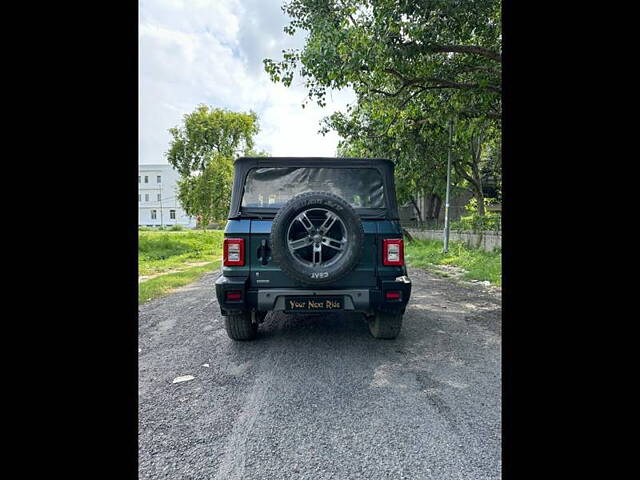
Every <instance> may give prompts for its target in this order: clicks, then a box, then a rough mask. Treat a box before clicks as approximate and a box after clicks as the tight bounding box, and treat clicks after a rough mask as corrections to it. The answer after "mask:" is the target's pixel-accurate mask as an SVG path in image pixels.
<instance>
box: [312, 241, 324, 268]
mask: <svg viewBox="0 0 640 480" xmlns="http://www.w3.org/2000/svg"><path fill="white" fill-rule="evenodd" d="M312 263H313V264H314V265H320V264H321V263H322V244H321V243H317V244H314V245H313V262H312Z"/></svg>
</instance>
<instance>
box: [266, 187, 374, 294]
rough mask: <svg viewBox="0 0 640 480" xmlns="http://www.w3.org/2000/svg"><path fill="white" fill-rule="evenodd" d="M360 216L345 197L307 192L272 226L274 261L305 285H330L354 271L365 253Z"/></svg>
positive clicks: (289, 204)
mask: <svg viewBox="0 0 640 480" xmlns="http://www.w3.org/2000/svg"><path fill="white" fill-rule="evenodd" d="M363 238H364V231H363V228H362V222H361V221H360V217H359V216H358V214H357V213H356V211H355V210H354V209H353V207H352V206H351V205H349V204H348V203H347V202H346V201H344V200H343V199H342V198H340V197H338V196H337V195H333V194H331V193H324V192H308V193H302V194H300V195H297V196H295V197H293V198H292V199H291V200H289V201H288V202H287V203H285V204H284V205H283V206H282V208H281V209H280V210H279V211H278V213H277V215H276V217H275V218H274V219H273V225H272V227H271V245H272V249H273V258H274V260H275V261H276V262H277V263H278V264H279V265H280V268H281V269H282V271H283V272H284V273H285V274H286V275H288V276H289V277H291V278H292V279H294V280H297V281H298V282H299V283H301V284H303V285H309V286H316V285H318V286H320V285H329V284H331V283H333V282H335V281H337V280H339V279H341V278H343V277H344V276H345V275H347V274H348V273H349V272H351V271H352V270H353V269H354V268H355V267H356V265H358V262H359V261H360V256H361V252H362V244H363Z"/></svg>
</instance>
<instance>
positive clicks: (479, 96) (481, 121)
mask: <svg viewBox="0 0 640 480" xmlns="http://www.w3.org/2000/svg"><path fill="white" fill-rule="evenodd" d="M283 10H284V11H285V12H286V13H287V14H288V15H289V16H290V17H291V18H292V21H291V23H290V25H288V26H287V27H285V32H286V33H288V34H293V33H294V32H295V31H296V30H298V29H304V30H307V31H308V38H307V42H306V43H305V45H304V47H303V48H302V49H301V50H288V51H283V58H282V60H279V61H274V60H271V59H265V60H264V64H265V69H266V71H267V72H268V73H269V75H270V76H271V79H272V80H273V81H275V82H282V83H284V84H285V85H287V86H288V85H290V84H291V82H292V81H293V78H294V76H295V75H296V74H297V75H300V76H301V77H302V78H303V80H304V83H305V85H306V87H307V89H308V100H312V101H316V102H317V103H318V104H319V105H321V106H322V105H324V104H325V95H326V92H327V89H329V88H343V87H347V86H350V87H352V88H353V90H354V91H355V93H356V97H357V101H356V103H355V105H352V106H349V107H348V109H347V112H339V113H336V114H334V115H332V116H331V117H329V118H326V119H325V120H324V123H323V129H322V132H323V133H326V132H327V131H329V130H335V131H336V132H337V133H338V134H339V135H340V136H341V137H342V141H341V143H340V146H339V150H340V152H341V154H342V155H346V154H352V155H358V156H367V155H371V156H384V157H389V158H392V159H393V160H394V161H395V162H396V184H397V186H398V196H399V197H400V200H401V201H406V200H412V201H414V197H415V195H416V194H417V193H423V194H432V193H434V194H438V195H441V194H442V193H443V192H444V188H445V181H446V162H447V147H448V141H449V139H448V122H449V121H450V120H452V119H455V123H456V129H455V132H456V135H455V137H454V139H453V143H454V152H455V155H454V158H453V165H454V174H453V176H454V179H453V180H454V184H457V185H459V186H460V187H462V188H467V189H469V190H470V191H472V192H473V194H474V196H476V197H477V198H479V197H482V181H481V170H482V166H483V163H484V164H486V163H487V161H488V159H490V158H494V157H495V155H489V154H488V153H487V152H489V150H487V149H486V148H485V149H483V146H484V145H485V143H486V142H493V144H494V145H495V144H497V145H499V137H500V119H501V111H502V107H501V93H502V83H501V73H502V68H501V66H502V53H501V50H502V47H501V44H502V39H501V36H502V34H501V10H500V2H499V1H498V0H421V1H415V0H326V1H317V0H292V1H289V2H287V3H286V4H285V5H284V7H283ZM496 139H498V140H496ZM478 142H479V143H478ZM478 145H479V146H478ZM491 151H492V152H493V150H491ZM485 169H486V165H485ZM414 204H415V201H414ZM479 205H482V206H483V205H484V202H483V201H481V202H479ZM481 208H482V207H479V210H480V209H481Z"/></svg>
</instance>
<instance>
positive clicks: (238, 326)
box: [224, 312, 258, 340]
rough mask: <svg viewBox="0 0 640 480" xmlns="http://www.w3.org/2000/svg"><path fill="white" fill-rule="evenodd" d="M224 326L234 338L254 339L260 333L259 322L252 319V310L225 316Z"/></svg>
mask: <svg viewBox="0 0 640 480" xmlns="http://www.w3.org/2000/svg"><path fill="white" fill-rule="evenodd" d="M224 328H225V329H226V330H227V335H228V336H229V338H230V339H232V340H253V339H254V338H256V335H257V333H258V324H257V323H253V322H252V321H251V312H247V313H240V314H234V315H227V316H225V317H224Z"/></svg>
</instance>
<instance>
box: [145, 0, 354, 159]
mask: <svg viewBox="0 0 640 480" xmlns="http://www.w3.org/2000/svg"><path fill="white" fill-rule="evenodd" d="M287 23H288V19H287V18H286V16H285V14H284V13H283V12H282V10H281V9H280V2H278V1H275V0H263V1H260V0H228V1H216V0H189V1H184V2H181V1H176V0H153V1H148V0H144V1H142V2H141V3H140V28H139V32H140V38H139V40H140V52H139V53H140V55H139V57H140V65H139V72H140V82H139V85H140V118H139V123H140V125H139V131H140V146H139V154H140V160H139V161H140V163H164V162H165V161H166V160H165V158H164V152H166V150H167V149H168V146H169V141H170V136H169V133H168V129H169V128H171V127H174V126H176V125H178V124H179V123H180V122H181V120H182V116H183V115H184V114H186V113H189V112H191V111H193V109H194V108H195V107H196V106H197V105H198V104H201V103H204V104H207V105H211V106H213V107H220V108H228V109H231V110H236V111H249V110H253V111H255V112H257V113H258V116H259V121H260V126H261V132H260V134H259V135H258V137H257V139H256V141H257V145H256V146H257V148H259V149H262V150H266V151H268V152H269V153H270V154H271V155H274V156H285V155H287V156H333V155H335V150H336V146H337V142H338V137H337V135H336V134H327V135H326V136H324V137H323V136H322V135H320V134H319V133H318V130H319V128H320V126H319V122H320V120H321V119H322V118H323V117H324V116H327V115H330V114H331V113H333V112H334V111H336V110H341V109H342V110H343V109H344V108H345V107H346V104H347V103H349V102H352V101H353V100H354V95H353V92H352V91H350V90H343V91H340V92H336V91H334V92H332V94H331V95H330V96H329V98H328V100H329V101H328V104H327V106H326V107H325V108H320V107H318V106H317V105H315V104H312V103H309V104H308V105H307V106H306V108H304V109H303V108H302V107H301V105H302V103H303V101H304V99H305V97H306V90H305V89H304V87H303V86H302V85H301V84H300V83H301V82H300V81H298V82H294V83H296V84H295V85H292V86H291V87H290V88H286V87H284V86H283V85H281V84H274V83H272V82H271V81H270V80H269V77H268V75H267V74H266V72H264V69H263V65H262V59H263V58H274V59H277V58H280V56H281V50H283V49H287V48H294V47H301V46H302V45H303V43H304V33H299V34H296V35H295V36H294V37H291V36H289V35H286V34H285V33H284V32H283V31H282V28H283V27H284V25H286V24H287Z"/></svg>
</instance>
